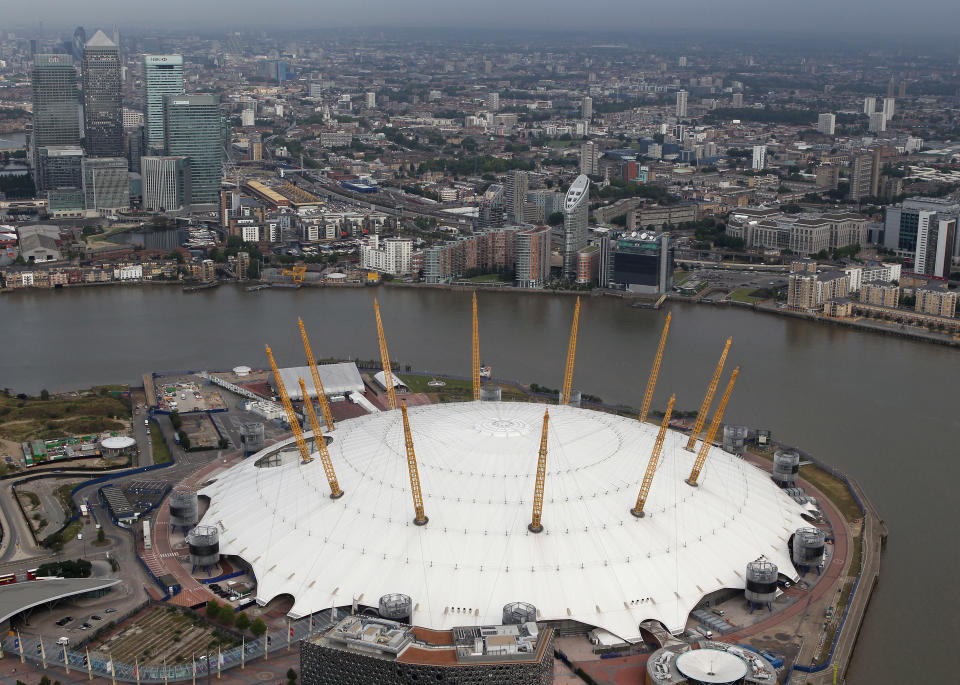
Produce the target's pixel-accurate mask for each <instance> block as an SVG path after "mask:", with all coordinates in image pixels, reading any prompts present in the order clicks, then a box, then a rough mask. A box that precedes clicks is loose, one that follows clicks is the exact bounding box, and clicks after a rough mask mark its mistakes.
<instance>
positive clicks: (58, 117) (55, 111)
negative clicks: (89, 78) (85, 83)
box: [30, 55, 80, 190]
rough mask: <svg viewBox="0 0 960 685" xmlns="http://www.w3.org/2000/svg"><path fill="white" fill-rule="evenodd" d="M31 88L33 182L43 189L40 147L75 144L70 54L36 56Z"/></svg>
mask: <svg viewBox="0 0 960 685" xmlns="http://www.w3.org/2000/svg"><path fill="white" fill-rule="evenodd" d="M31 81H32V89H33V133H32V135H31V137H30V144H31V147H32V150H33V167H34V181H35V182H36V184H37V188H38V190H46V188H45V187H44V186H43V180H42V174H41V173H40V148H42V147H45V146H47V145H79V144H80V118H79V112H78V110H77V104H78V99H77V73H76V71H74V69H73V59H71V57H70V55H37V56H36V58H35V59H34V61H33V73H32V75H31Z"/></svg>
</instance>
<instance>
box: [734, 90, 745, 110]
mask: <svg viewBox="0 0 960 685" xmlns="http://www.w3.org/2000/svg"><path fill="white" fill-rule="evenodd" d="M733 106H734V107H743V93H734V94H733Z"/></svg>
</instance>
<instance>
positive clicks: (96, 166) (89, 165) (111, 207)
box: [83, 157, 130, 215]
mask: <svg viewBox="0 0 960 685" xmlns="http://www.w3.org/2000/svg"><path fill="white" fill-rule="evenodd" d="M129 173H130V172H129V171H127V159H126V157H86V158H84V160H83V195H84V205H85V208H86V211H87V214H88V215H96V214H101V215H102V214H109V213H113V212H116V211H118V210H121V209H127V208H128V207H129V206H130V176H129Z"/></svg>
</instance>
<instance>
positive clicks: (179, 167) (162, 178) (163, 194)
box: [140, 156, 191, 212]
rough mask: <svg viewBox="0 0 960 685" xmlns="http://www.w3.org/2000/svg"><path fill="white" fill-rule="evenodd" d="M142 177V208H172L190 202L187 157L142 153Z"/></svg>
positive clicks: (171, 209)
mask: <svg viewBox="0 0 960 685" xmlns="http://www.w3.org/2000/svg"><path fill="white" fill-rule="evenodd" d="M140 178H141V181H142V184H143V201H142V205H143V209H145V210H148V211H153V212H172V211H179V210H181V209H183V208H184V207H185V206H186V205H188V204H189V198H190V195H191V190H190V160H189V159H188V158H187V157H184V156H176V157H152V156H151V157H141V158H140Z"/></svg>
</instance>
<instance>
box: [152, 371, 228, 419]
mask: <svg viewBox="0 0 960 685" xmlns="http://www.w3.org/2000/svg"><path fill="white" fill-rule="evenodd" d="M155 387H156V391H157V406H158V407H159V408H160V409H161V410H163V411H178V412H180V413H181V414H183V413H186V412H191V411H209V410H212V409H223V408H224V407H226V404H225V403H224V401H223V397H222V396H221V395H220V392H219V391H218V390H217V388H216V386H214V385H211V384H209V383H207V382H206V381H204V380H203V379H201V378H198V377H196V376H182V377H177V376H173V377H167V378H158V379H157V380H156V382H155Z"/></svg>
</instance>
